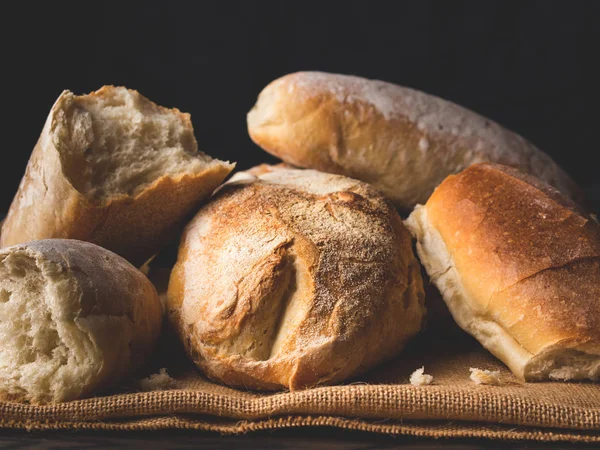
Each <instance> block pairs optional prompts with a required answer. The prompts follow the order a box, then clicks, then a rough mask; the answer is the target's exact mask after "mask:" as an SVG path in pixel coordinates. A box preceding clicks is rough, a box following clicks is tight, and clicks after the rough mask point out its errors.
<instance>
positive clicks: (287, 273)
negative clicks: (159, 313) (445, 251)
mask: <svg viewBox="0 0 600 450" xmlns="http://www.w3.org/2000/svg"><path fill="white" fill-rule="evenodd" d="M253 174H254V175H253ZM419 267H420V266H419V264H418V262H417V261H416V259H415V257H414V255H413V253H412V249H411V242H410V236H409V235H408V232H407V231H406V229H405V228H404V226H403V224H402V222H401V220H400V217H399V216H398V214H397V213H396V211H395V210H394V209H393V208H392V207H391V206H390V205H388V204H387V202H386V201H385V200H384V198H383V197H382V196H381V195H380V194H379V193H378V192H377V191H375V190H374V189H373V188H371V187H370V186H368V185H367V184H365V183H361V182H359V181H356V180H352V179H349V178H345V177H340V176H336V175H328V174H323V173H319V172H315V171H304V170H297V169H286V168H281V167H269V166H266V165H263V166H259V167H258V168H254V169H252V170H250V171H249V172H246V173H240V174H236V176H234V177H233V178H232V180H231V181H230V182H228V183H226V184H225V185H224V186H223V187H222V188H221V189H220V190H219V191H218V193H217V194H216V195H215V196H214V197H213V198H212V199H211V201H210V202H209V203H208V204H207V205H206V206H205V207H203V208H202V209H201V210H200V212H199V213H198V214H197V216H196V217H195V218H194V219H193V220H192V222H190V224H189V225H188V226H187V228H186V230H185V232H184V235H183V237H182V240H181V245H180V253H179V258H178V262H177V264H176V266H175V268H174V269H173V272H172V275H171V281H170V285H169V295H168V302H169V312H170V318H171V322H172V323H173V325H174V326H175V328H176V329H177V330H178V332H179V334H180V337H181V339H182V341H183V342H184V344H185V346H186V348H187V351H188V353H189V354H190V356H191V358H192V359H193V360H194V361H195V362H196V364H197V365H198V366H199V367H200V368H201V369H202V370H203V371H204V372H205V373H206V374H207V375H208V376H209V377H211V378H213V379H216V380H219V381H222V382H224V383H227V384H230V385H235V386H245V387H249V388H254V389H277V388H281V387H287V388H290V389H298V388H303V387H307V386H314V385H317V384H329V383H336V382H339V381H342V380H344V379H346V378H348V377H350V376H353V375H356V374H358V373H360V372H363V371H365V370H367V369H369V368H370V367H372V366H373V365H375V364H377V363H379V362H381V361H383V360H385V359H389V358H391V357H392V356H394V355H396V354H397V353H398V352H399V351H400V350H401V349H402V347H403V346H404V344H405V343H406V341H407V340H408V339H409V338H410V337H411V336H413V335H414V334H415V333H416V332H417V331H418V330H419V329H420V326H421V321H422V318H423V315H424V307H423V287H422V280H421V276H420V271H419V270H420V269H419Z"/></svg>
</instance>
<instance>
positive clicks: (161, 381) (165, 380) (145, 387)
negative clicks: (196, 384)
mask: <svg viewBox="0 0 600 450" xmlns="http://www.w3.org/2000/svg"><path fill="white" fill-rule="evenodd" d="M139 386H140V389H141V390H142V391H166V390H168V389H176V388H177V380H175V379H174V378H171V377H170V376H169V374H168V373H167V369H166V368H164V367H163V368H162V369H160V370H159V371H158V373H153V374H152V375H150V376H149V377H146V378H142V379H141V380H140V381H139Z"/></svg>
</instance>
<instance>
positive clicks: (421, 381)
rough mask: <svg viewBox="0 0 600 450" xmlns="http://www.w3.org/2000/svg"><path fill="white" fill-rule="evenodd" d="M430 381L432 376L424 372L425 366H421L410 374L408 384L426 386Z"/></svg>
mask: <svg viewBox="0 0 600 450" xmlns="http://www.w3.org/2000/svg"><path fill="white" fill-rule="evenodd" d="M432 382H433V377H432V376H431V375H428V374H426V373H425V367H421V368H420V369H417V370H415V371H414V372H413V373H411V374H410V384H412V385H413V386H426V385H428V384H431V383H432Z"/></svg>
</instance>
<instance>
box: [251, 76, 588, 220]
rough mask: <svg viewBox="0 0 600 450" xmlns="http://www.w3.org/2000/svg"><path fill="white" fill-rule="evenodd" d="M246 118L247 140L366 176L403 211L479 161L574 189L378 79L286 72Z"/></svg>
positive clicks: (527, 153) (514, 146) (492, 130)
mask: <svg viewBox="0 0 600 450" xmlns="http://www.w3.org/2000/svg"><path fill="white" fill-rule="evenodd" d="M247 120H248V131H249V133H250V136H251V138H252V140H253V141H254V142H255V143H256V144H258V145H259V146H260V147H262V148H263V149H264V150H266V151H267V152H269V153H272V154H273V155H275V156H277V157H279V158H281V159H283V160H284V161H285V162H288V163H290V164H294V165H296V166H299V167H307V168H311V169H317V170H323V171H326V172H332V173H339V174H343V175H346V176H350V177H353V178H357V179H361V180H363V181H366V182H369V183H371V184H373V185H374V186H375V187H377V188H378V189H380V190H381V191H382V192H383V193H384V194H386V196H388V197H389V198H390V199H391V200H392V201H393V202H394V203H395V204H396V206H398V207H400V208H403V209H409V208H412V207H413V206H414V205H415V204H417V203H424V202H425V201H426V200H427V198H428V197H429V195H430V194H431V192H432V191H433V189H434V188H435V186H437V185H438V184H439V183H440V182H441V181H442V180H443V179H444V178H445V177H446V176H447V175H449V174H451V173H457V172H460V171H461V170H463V169H464V168H466V167H468V166H469V165H471V164H473V163H478V162H486V161H489V162H499V163H502V164H506V165H510V166H514V167H518V168H519V169H521V170H523V171H525V172H527V173H532V174H534V175H536V176H537V177H539V178H541V179H542V180H544V181H545V182H547V183H550V184H552V185H554V186H556V187H557V188H558V189H559V190H560V191H561V192H563V193H564V194H566V195H568V196H571V197H574V198H577V199H579V196H580V191H579V189H578V188H577V186H576V185H575V183H573V181H572V180H571V179H570V178H569V177H568V175H567V174H566V173H565V172H564V171H562V170H561V169H560V167H558V166H557V165H556V164H555V163H554V161H552V159H551V158H550V157H549V156H547V155H546V154H544V153H543V152H541V151H540V150H538V149H537V148H536V147H535V146H533V145H532V144H531V143H529V142H528V141H527V140H525V139H523V138H522V137H521V136H519V135H517V134H515V133H512V132H511V131H509V130H507V129H505V128H503V127H502V126H500V125H498V124H497V123H495V122H493V121H491V120H489V119H487V118H485V117H483V116H481V115H479V114H476V113H474V112H472V111H470V110H468V109H466V108H463V107H461V106H459V105H456V104H454V103H452V102H449V101H447V100H443V99H441V98H438V97H436V96H433V95H429V94H426V93H424V92H420V91H417V90H414V89H410V88H406V87H402V86H398V85H395V84H392V83H387V82H384V81H379V80H369V79H366V78H361V77H356V76H349V75H339V74H331V73H323V72H297V73H292V74H289V75H285V76H283V77H281V78H279V79H277V80H275V81H273V82H272V83H270V84H269V85H268V86H267V87H265V88H264V89H263V91H262V92H261V93H260V95H259V97H258V100H257V103H256V105H255V106H254V107H253V108H252V110H251V111H250V112H249V113H248V117H247Z"/></svg>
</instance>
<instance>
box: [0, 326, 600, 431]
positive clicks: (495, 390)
mask: <svg viewBox="0 0 600 450" xmlns="http://www.w3.org/2000/svg"><path fill="white" fill-rule="evenodd" d="M172 339H173V338H172V336H170V335H169V334H168V333H167V334H166V335H165V337H163V340H162V342H161V343H160V346H159V347H160V348H159V351H158V352H157V356H156V359H155V361H153V363H152V364H151V365H150V366H149V367H147V368H146V371H145V372H146V373H145V374H142V375H140V376H143V375H148V374H150V373H153V372H156V371H157V370H158V369H159V368H161V367H166V368H167V370H168V372H169V374H170V375H171V376H172V377H173V378H174V379H176V380H177V388H176V389H171V390H162V391H153V392H140V391H139V390H138V389H137V387H136V386H137V385H136V383H135V382H134V381H133V380H131V381H130V382H128V386H123V387H122V388H120V390H119V391H117V392H112V393H111V394H110V395H105V396H98V397H96V398H90V399H85V400H81V401H75V402H69V403H63V404H57V405H50V406H33V405H28V404H18V403H10V402H0V426H2V427H4V428H21V429H29V430H57V429H88V430H89V429H97V430H131V431H140V430H159V429H196V430H208V431H216V432H220V433H226V434H239V433H246V432H250V431H255V430H267V429H278V428H290V427H305V426H330V427H337V428H346V429H353V430H362V431H370V432H376V433H387V434H398V435H413V436H428V437H461V438H466V437H478V438H491V439H527V440H537V441H579V442H600V385H597V384H592V383H535V384H533V383H531V384H523V383H519V382H518V381H517V380H516V379H515V378H514V377H513V376H512V375H511V373H510V372H509V371H508V370H507V369H506V368H505V367H504V366H503V365H502V364H500V363H499V362H498V361H497V360H496V359H495V358H493V357H492V356H491V355H489V354H488V353H487V352H486V351H484V350H482V349H481V347H480V346H479V345H478V344H477V343H476V342H475V341H473V340H472V339H471V338H469V337H467V336H466V335H464V334H462V333H461V332H455V331H451V332H450V331H449V332H446V333H444V334H439V333H437V334H436V335H433V334H432V333H431V332H425V333H424V334H422V335H421V336H420V337H419V338H418V339H416V340H415V341H414V343H413V344H412V345H411V346H409V347H408V348H407V351H406V352H405V353H404V354H403V355H401V356H400V357H398V358H397V359H396V360H394V361H391V362H389V363H387V364H384V365H382V366H380V367H379V368H378V369H377V370H375V371H373V372H371V373H369V374H366V375H363V376H361V377H360V378H358V379H356V380H352V381H350V382H349V383H347V384H345V385H342V386H331V387H318V388H314V389H309V390H305V391H296V392H278V393H266V394H265V393H257V392H248V391H244V390H236V389H231V388H227V387H225V386H221V385H219V384H216V383H213V382H210V381H208V380H207V379H206V378H204V377H203V376H202V375H201V374H199V373H198V372H196V371H195V370H194V369H193V367H191V365H190V364H189V363H188V362H187V360H186V359H185V356H184V355H183V354H182V353H181V351H180V347H179V345H178V344H177V343H176V342H174V341H173V340H172ZM421 366H425V369H426V372H427V373H429V374H431V375H433V377H434V384H432V385H429V386H421V387H415V386H411V385H410V384H409V383H408V377H409V375H410V373H411V372H412V371H413V370H415V369H417V368H419V367H421ZM470 367H478V368H481V369H491V370H500V371H501V374H502V377H503V378H504V380H505V381H506V384H505V385H503V386H480V385H476V384H474V383H473V382H472V381H471V380H470V379H469V368H470Z"/></svg>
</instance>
